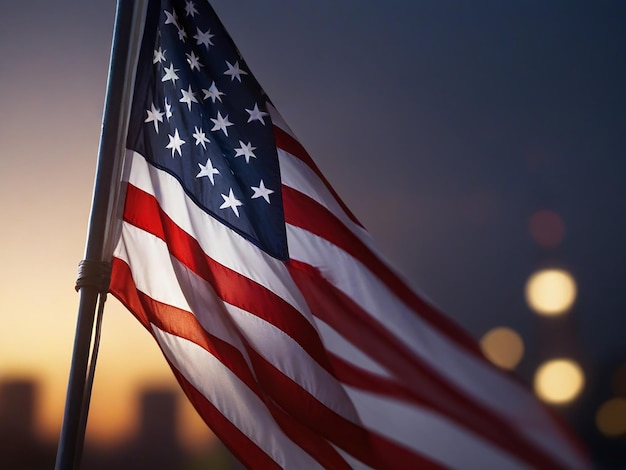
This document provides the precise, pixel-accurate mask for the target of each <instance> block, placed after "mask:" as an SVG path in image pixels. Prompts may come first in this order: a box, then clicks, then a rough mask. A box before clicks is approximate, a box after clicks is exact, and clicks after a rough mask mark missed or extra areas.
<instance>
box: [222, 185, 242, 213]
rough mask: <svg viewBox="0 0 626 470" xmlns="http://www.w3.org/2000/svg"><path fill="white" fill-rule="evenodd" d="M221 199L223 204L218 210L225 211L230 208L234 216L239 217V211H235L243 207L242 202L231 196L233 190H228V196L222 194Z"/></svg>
mask: <svg viewBox="0 0 626 470" xmlns="http://www.w3.org/2000/svg"><path fill="white" fill-rule="evenodd" d="M222 197H223V198H224V203H223V204H222V205H221V206H220V209H227V208H229V207H230V208H231V209H232V210H233V212H234V213H235V215H236V216H237V217H239V209H237V207H239V206H243V202H241V201H240V200H239V199H237V198H236V197H235V195H234V194H233V188H230V192H229V193H228V196H226V195H225V194H222Z"/></svg>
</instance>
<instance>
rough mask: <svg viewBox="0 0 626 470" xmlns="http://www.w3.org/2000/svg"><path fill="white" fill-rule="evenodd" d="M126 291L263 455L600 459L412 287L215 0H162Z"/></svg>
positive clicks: (452, 464) (391, 463)
mask: <svg viewBox="0 0 626 470" xmlns="http://www.w3.org/2000/svg"><path fill="white" fill-rule="evenodd" d="M123 173H124V175H123V183H124V184H123V186H122V187H123V191H124V203H123V208H122V210H121V223H120V228H119V231H118V234H117V237H118V239H117V242H116V248H115V251H114V256H113V263H112V264H113V271H112V280H111V288H110V290H111V292H112V293H113V294H114V295H115V296H116V297H117V298H118V299H119V300H120V301H121V302H122V303H123V304H124V305H125V306H126V307H127V308H128V309H129V310H130V311H131V312H132V313H133V314H134V315H135V316H136V317H137V319H138V320H139V321H140V322H141V323H142V324H143V325H144V326H145V328H146V329H147V330H148V331H149V332H150V333H151V334H152V336H153V337H154V339H155V340H156V341H157V343H158V345H159V347H160V349H161V350H162V352H163V355H164V356H165V359H166V360H167V361H168V363H169V365H170V366H171V368H172V371H173V373H174V375H175V376H176V378H177V380H178V382H179V383H180V385H181V387H182V389H183V390H184V392H185V394H186V395H187V397H188V398H189V400H190V401H191V402H192V403H193V405H194V407H195V408H196V410H197V411H198V413H199V414H200V415H201V416H202V418H203V419H204V420H205V421H206V423H207V424H208V425H209V426H210V428H211V429H212V430H213V431H214V433H215V434H216V435H217V436H218V437H219V438H220V439H221V440H222V442H223V443H224V444H225V445H226V446H227V447H228V448H229V449H230V450H231V451H232V452H233V453H234V454H235V455H236V456H237V458H238V459H239V460H240V461H241V462H242V463H243V464H244V465H246V466H247V467H249V468H259V469H270V468H295V469H308V468H330V469H348V468H380V469H395V468H411V469H413V468H420V469H422V468H476V469H499V470H501V469H509V468H511V469H512V468H528V467H533V468H542V469H547V468H585V467H586V461H585V458H584V456H583V455H582V453H581V451H580V450H579V449H578V448H577V445H576V443H575V442H574V441H573V440H572V439H571V438H570V437H569V436H568V434H567V432H565V431H563V430H562V429H561V428H560V426H559V424H558V423H557V422H556V421H555V420H554V419H553V418H552V417H551V416H550V415H549V414H548V413H547V412H546V411H545V410H544V409H543V408H542V406H541V405H540V404H539V403H538V402H537V401H536V400H535V399H534V398H533V396H532V395H531V394H530V393H529V392H528V391H527V390H526V389H525V388H523V387H522V386H521V385H519V384H518V383H517V381H516V380H515V379H514V378H511V377H510V376H507V375H505V374H504V373H502V372H500V371H498V370H496V369H495V368H494V367H493V366H491V365H490V364H489V363H488V362H487V361H486V360H484V358H483V357H482V355H481V353H480V350H479V348H478V347H477V346H476V344H475V342H474V341H473V340H471V339H470V338H469V336H467V335H466V334H465V333H464V332H463V331H461V330H460V329H459V328H457V327H456V326H455V325H454V324H453V323H452V322H451V321H450V320H449V319H448V318H447V317H445V316H444V315H443V314H441V313H440V312H439V311H437V310H436V309H435V308H434V307H433V306H432V305H430V304H429V303H428V302H427V301H425V300H424V299H423V298H422V297H420V296H419V295H418V294H416V293H415V292H413V291H412V290H411V289H410V288H409V287H407V284H406V283H405V282H404V281H403V280H402V279H401V277H400V276H399V275H398V274H396V272H395V271H394V269H393V268H391V267H390V266H389V265H388V264H387V262H386V261H384V259H383V257H382V256H381V255H380V254H379V253H378V251H377V249H376V248H375V246H374V245H373V243H372V240H371V238H370V236H369V235H368V233H367V232H366V230H365V229H364V228H363V227H362V225H361V224H360V223H359V221H358V220H357V219H356V217H355V216H354V215H353V214H352V213H351V212H350V211H349V210H348V208H347V207H346V206H345V205H344V203H343V202H342V201H341V199H340V198H339V197H338V196H337V194H336V193H335V191H334V190H333V188H332V187H331V186H330V185H329V183H328V182H327V180H326V179H325V178H324V176H323V175H322V174H321V172H320V171H319V169H318V168H317V166H316V165H315V163H314V162H313V160H312V159H311V157H310V156H309V154H308V153H307V152H306V150H305V149H304V148H303V147H302V145H301V144H300V143H299V142H298V140H297V138H296V137H295V136H294V134H293V132H292V131H291V130H290V129H289V127H288V126H287V124H286V123H285V121H284V120H283V119H282V118H281V116H280V114H279V113H278V111H277V110H276V109H275V107H274V106H273V104H272V102H271V101H270V99H269V98H268V96H267V95H266V94H265V93H264V92H263V89H262V88H261V86H260V85H259V84H258V83H257V81H256V80H255V78H254V76H253V75H252V73H251V71H250V69H249V68H248V66H247V65H246V62H245V61H244V59H243V58H242V57H241V55H240V54H239V52H238V50H237V48H236V47H235V45H234V43H233V42H232V40H231V38H230V37H229V35H228V33H227V32H226V31H225V29H224V27H223V25H222V24H221V23H220V21H219V19H218V18H217V16H216V15H215V12H214V11H213V10H212V9H211V7H210V6H209V4H208V3H207V2H203V1H185V2H184V3H183V2H182V1H174V0H163V1H151V2H150V3H149V7H148V12H147V16H146V21H145V28H144V34H143V40H142V46H141V51H140V57H139V63H138V65H137V71H136V83H135V90H134V97H133V103H132V110H131V115H130V121H129V130H128V137H127V150H126V157H125V163H124V172H123Z"/></svg>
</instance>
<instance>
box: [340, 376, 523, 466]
mask: <svg viewBox="0 0 626 470" xmlns="http://www.w3.org/2000/svg"><path fill="white" fill-rule="evenodd" d="M345 388H346V391H347V392H348V395H350V397H351V398H352V400H353V401H354V403H355V404H356V406H357V408H358V409H359V413H360V415H361V419H362V421H363V424H364V425H365V427H366V428H368V429H370V430H371V431H372V432H374V433H377V434H382V435H385V436H389V437H390V438H391V439H393V440H395V441H396V442H398V443H400V444H402V445H404V446H406V447H408V448H410V449H413V450H414V451H416V452H418V453H420V454H422V455H425V456H427V457H429V458H431V459H433V460H436V461H438V462H440V463H442V464H444V465H446V466H448V467H451V468H458V469H464V470H465V469H476V470H479V469H480V470H482V469H497V470H514V469H522V468H529V467H528V466H527V465H525V464H524V463H522V462H520V461H518V460H516V459H515V457H513V456H511V455H509V454H507V453H505V452H503V451H501V450H500V449H498V448H496V447H493V446H492V445H491V444H489V443H488V442H485V441H483V440H482V439H480V438H478V437H476V436H474V435H473V434H469V433H466V432H465V431H463V430H462V429H461V428H459V427H458V426H457V425H456V424H455V423H453V422H450V421H448V420H447V419H446V418H445V417H443V416H441V415H437V414H435V413H433V412H431V411H429V410H428V409H426V408H420V407H417V406H409V405H407V404H405V403H402V402H400V401H397V400H393V399H389V398H384V399H383V398H380V397H379V396H376V395H373V394H371V393H368V392H364V391H362V390H357V389H355V388H352V387H345Z"/></svg>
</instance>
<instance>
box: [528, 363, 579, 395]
mask: <svg viewBox="0 0 626 470" xmlns="http://www.w3.org/2000/svg"><path fill="white" fill-rule="evenodd" d="M584 385H585V376H584V374H583V371H582V369H581V367H580V366H579V365H578V364H577V363H576V362H575V361H573V360H571V359H565V358H560V359H551V360H549V361H546V362H544V363H543V364H541V366H539V368H538V369H537V371H536V372H535V378H534V388H535V393H536V394H537V396H538V397H539V398H541V399H542V400H543V401H545V402H546V403H550V404H553V405H564V404H567V403H570V402H571V401H573V400H574V399H576V397H578V395H579V394H580V392H581V391H582V389H583V387H584Z"/></svg>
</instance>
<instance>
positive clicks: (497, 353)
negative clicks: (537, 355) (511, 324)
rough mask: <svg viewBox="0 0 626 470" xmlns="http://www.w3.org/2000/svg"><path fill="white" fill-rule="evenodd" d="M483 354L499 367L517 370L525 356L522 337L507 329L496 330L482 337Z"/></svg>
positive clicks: (499, 328)
mask: <svg viewBox="0 0 626 470" xmlns="http://www.w3.org/2000/svg"><path fill="white" fill-rule="evenodd" d="M480 347H481V349H482V351H483V354H484V355H485V356H486V357H487V359H489V360H490V361H491V362H493V363H494V364H495V365H497V366H498V367H501V368H503V369H508V370H512V369H515V367H516V366H517V364H519V362H520V361H521V360H522V356H523V355H524V342H523V341H522V338H521V337H520V335H518V334H517V333H516V332H515V331H513V330H512V329H510V328H507V327H498V328H494V329H492V330H490V331H488V332H487V333H485V335H484V336H483V337H482V339H481V340H480Z"/></svg>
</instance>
